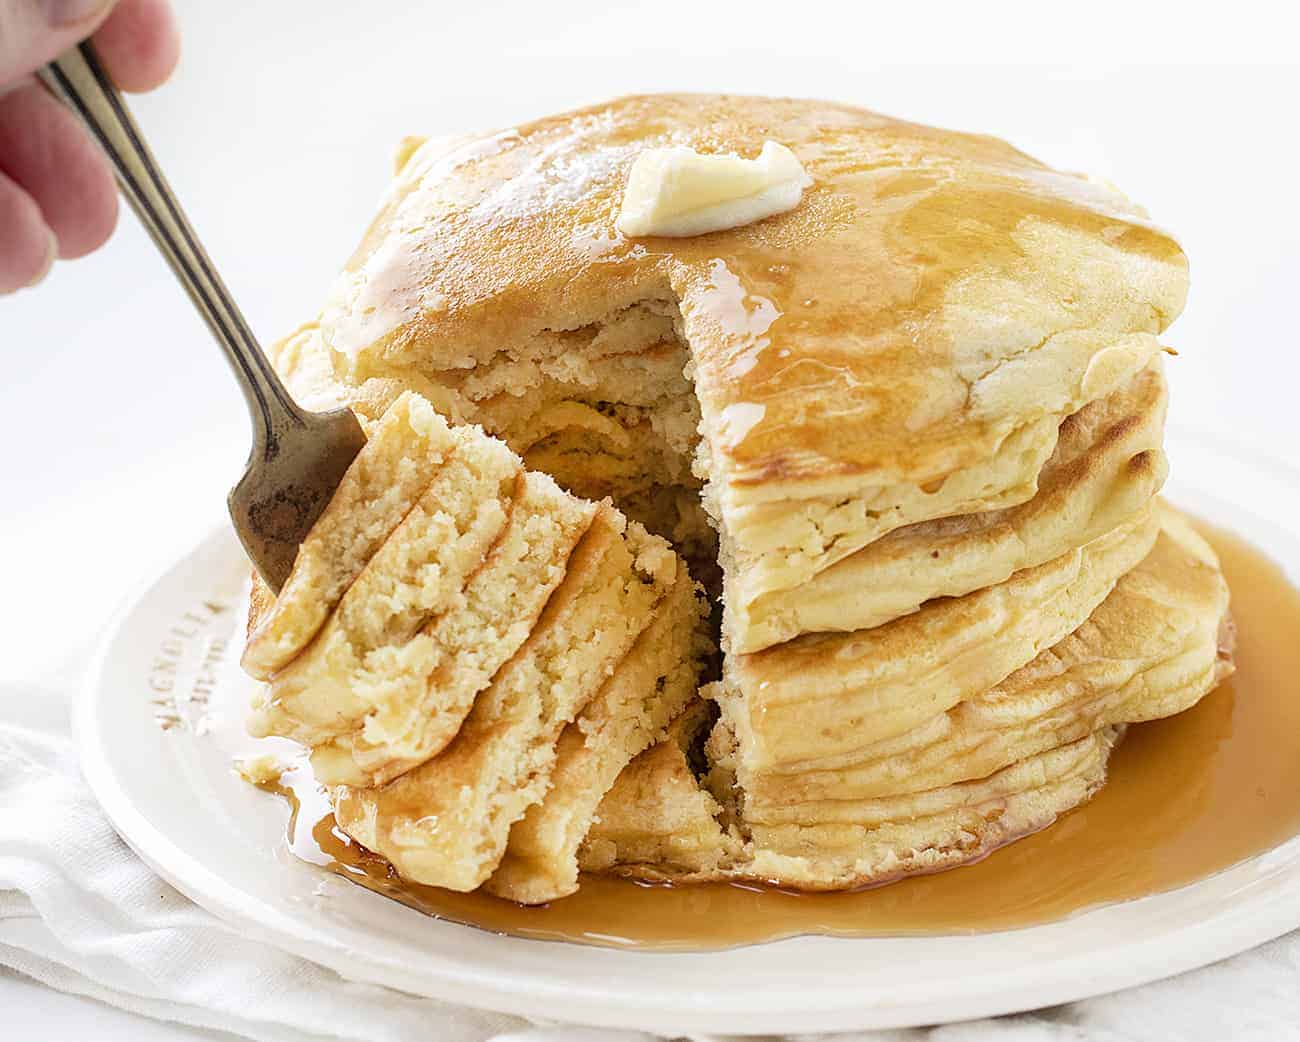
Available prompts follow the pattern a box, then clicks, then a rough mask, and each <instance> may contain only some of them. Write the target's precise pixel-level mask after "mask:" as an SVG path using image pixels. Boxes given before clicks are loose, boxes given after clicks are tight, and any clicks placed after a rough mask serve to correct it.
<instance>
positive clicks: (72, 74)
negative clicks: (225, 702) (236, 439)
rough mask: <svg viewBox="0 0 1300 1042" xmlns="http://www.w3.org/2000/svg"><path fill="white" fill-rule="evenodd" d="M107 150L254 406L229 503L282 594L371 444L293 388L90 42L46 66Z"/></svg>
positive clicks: (339, 415)
mask: <svg viewBox="0 0 1300 1042" xmlns="http://www.w3.org/2000/svg"><path fill="white" fill-rule="evenodd" d="M40 77H41V80H42V81H43V82H44V83H45V85H46V86H47V87H48V88H49V89H50V90H51V91H52V92H53V93H54V95H55V96H56V97H58V98H60V99H62V100H63V101H64V102H65V103H66V104H67V105H68V106H69V107H70V108H71V109H72V111H73V112H74V113H76V114H77V115H78V116H79V117H80V118H81V120H82V122H84V123H85V124H86V126H87V128H88V129H89V130H90V132H91V134H92V135H93V136H94V137H95V139H96V140H97V141H98V142H99V143H100V145H101V146H103V148H104V151H105V152H107V153H108V158H109V161H110V162H111V163H112V165H113V170H114V173H115V174H116V175H117V182H118V185H119V187H120V188H121V190H122V194H123V195H124V196H126V199H127V201H128V202H129V203H130V204H131V207H132V208H133V209H134V210H135V212H136V215H137V216H138V217H139V218H140V222H141V223H142V224H143V225H144V227H145V230H146V231H147V232H148V233H149V235H150V237H151V238H152V239H153V241H154V245H156V246H157V247H158V249H159V251H160V252H161V253H162V255H163V257H164V258H165V259H166V261H167V263H168V264H169V265H170V266H171V269H172V271H173V272H174V273H175V275H176V277H177V278H178V279H179V280H180V283H181V285H182V286H183V287H184V288H185V291H186V292H187V293H188V294H189V296H190V299H191V300H192V301H193V302H194V306H195V307H196V308H198V311H199V314H200V315H202V316H203V320H204V321H205V322H207V324H208V328H209V329H211V330H212V335H213V336H215V337H216V339H217V343H218V344H220V345H221V348H222V350H223V352H224V354H225V356H226V361H228V362H229V363H230V368H231V370H232V372H233V373H234V374H235V379H236V380H238V381H239V385H240V388H241V389H242V390H243V393H244V400H245V401H246V402H247V404H248V412H249V417H250V419H251V420H252V425H253V447H252V451H251V452H250V453H249V456H248V462H247V464H246V465H245V468H244V474H243V477H241V478H240V480H239V481H238V482H237V483H236V485H235V487H234V488H232V489H231V490H230V495H229V497H228V498H227V500H226V502H227V505H228V506H229V508H230V518H231V520H232V521H233V522H234V526H235V531H236V533H238V535H239V540H240V542H241V543H243V545H244V550H245V551H246V552H247V554H248V556H249V558H250V559H251V560H252V562H253V564H254V565H255V566H256V568H257V570H258V572H259V573H260V574H261V576H262V578H263V580H265V582H266V583H267V585H268V586H270V587H271V589H272V590H274V591H275V592H277V593H278V592H279V591H280V587H281V586H283V585H284V581H285V579H287V578H288V576H289V571H290V569H291V568H292V567H293V561H294V558H295V556H296V555H297V552H298V547H299V545H300V544H301V543H302V541H303V538H304V537H305V536H306V534H307V532H308V531H309V530H310V529H311V526H312V524H313V523H314V522H315V521H316V519H317V518H318V517H319V516H320V514H321V512H322V511H323V510H324V509H325V506H326V504H328V502H329V500H330V497H331V496H332V495H333V494H334V490H335V489H336V488H337V487H338V483H339V481H340V480H341V479H342V477H343V474H344V472H345V471H346V470H347V469H348V466H349V464H351V462H352V460H353V459H354V458H355V457H356V454H357V453H358V452H359V451H360V449H361V446H362V445H363V444H364V443H365V435H364V434H363V433H362V430H361V426H360V424H358V423H357V419H356V417H355V416H353V414H352V413H351V412H350V411H349V410H347V409H336V410H333V411H331V412H324V413H313V412H307V411H306V410H304V409H302V408H301V407H300V406H299V405H298V404H297V403H296V402H294V400H293V398H292V397H291V396H290V394H289V392H288V391H287V390H286V389H285V386H284V384H283V383H281V382H280V378H279V377H278V376H277V375H276V373H275V370H274V369H273V368H272V367H271V363H270V360H269V359H268V358H267V357H266V353H265V352H264V351H263V350H262V348H261V346H260V345H259V344H258V342H257V338H256V337H254V336H253V334H252V331H251V330H250V329H249V328H248V323H247V322H246V321H245V320H244V316H243V315H242V314H241V313H240V311H239V308H238V307H237V306H236V305H235V302H234V300H233V299H232V298H231V296H230V293H229V291H228V290H227V289H226V286H225V284H224V283H223V282H222V281H221V277H220V276H219V275H218V274H217V271H216V268H215V267H214V266H213V264H212V261H211V260H210V259H209V258H208V255H207V253H206V252H205V251H204V249H203V247H202V245H200V243H199V240H198V237H197V236H196V235H195V234H194V230H193V229H192V228H191V227H190V223H189V221H188V220H187V219H186V217H185V214H184V212H183V211H182V210H181V206H180V203H179V202H177V200H176V197H175V195H174V194H173V193H172V190H171V187H170V186H169V185H168V184H167V180H166V178H164V177H163V175H162V171H161V170H160V169H159V168H158V164H157V163H156V162H155V161H154V158H153V155H152V153H151V152H150V151H149V147H148V146H147V145H146V144H145V142H144V138H143V136H142V135H141V134H140V131H139V129H138V128H137V127H136V125H135V121H134V120H133V119H132V118H131V114H130V112H128V111H127V108H126V105H125V103H124V102H123V100H122V96H121V94H119V93H118V90H117V88H116V87H115V86H113V83H112V81H111V80H110V79H109V77H108V75H107V73H106V72H105V71H104V68H103V66H102V65H101V64H100V62H99V59H98V58H97V57H96V55H95V52H94V48H93V47H91V45H90V44H89V43H83V44H81V45H80V46H78V47H76V48H74V49H72V50H69V51H68V52H67V53H66V54H64V55H63V56H62V57H60V58H57V59H56V60H55V61H53V62H51V63H50V64H49V65H47V66H45V67H44V68H43V69H42V70H41V71H40Z"/></svg>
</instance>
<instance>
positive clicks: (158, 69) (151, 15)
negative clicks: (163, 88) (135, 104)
mask: <svg viewBox="0 0 1300 1042" xmlns="http://www.w3.org/2000/svg"><path fill="white" fill-rule="evenodd" d="M94 42H95V50H97V51H98V52H99V56H100V58H101V59H103V62H104V67H105V68H106V69H108V74H109V75H110V76H111V77H112V79H113V82H114V83H116V84H117V85H118V87H120V88H121V89H122V90H129V91H141V90H153V88H154V87H157V86H158V85H159V84H160V83H162V82H163V81H164V80H166V79H167V77H168V76H170V75H171V73H172V69H174V68H176V60H177V58H179V57H180V50H181V38H180V34H179V33H178V32H177V30H176V19H175V17H174V16H173V14H172V9H171V4H169V3H168V2H167V0H121V2H120V3H119V4H118V5H117V6H116V7H115V8H113V13H112V14H111V15H109V16H108V20H107V21H106V22H105V23H104V24H103V25H101V26H100V27H99V29H98V30H97V31H96V32H95V41H94Z"/></svg>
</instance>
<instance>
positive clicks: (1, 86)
mask: <svg viewBox="0 0 1300 1042" xmlns="http://www.w3.org/2000/svg"><path fill="white" fill-rule="evenodd" d="M92 35H93V37H94V43H95V49H96V50H97V51H98V53H99V57H100V58H101V59H102V61H103V63H104V66H105V68H106V69H107V70H108V72H109V75H110V76H112V78H113V81H114V82H115V83H116V84H117V85H118V87H120V88H121V89H123V90H128V91H143V90H151V89H153V88H154V87H156V86H158V85H159V84H160V83H162V82H163V81H164V80H165V79H167V77H168V76H169V75H170V74H171V71H172V68H173V67H174V66H175V64H176V59H177V56H178V54H179V49H180V41H179V38H178V36H177V33H176V25H175V21H174V19H173V16H172V12H171V8H170V6H169V4H168V0H0V293H11V292H13V291H14V290H16V289H21V288H22V287H24V286H31V285H34V284H35V283H37V282H40V281H41V279H43V278H44V277H45V275H46V273H47V272H48V271H49V270H50V266H51V265H52V264H53V263H54V260H55V258H56V257H64V258H69V257H81V256H84V255H85V254H87V253H89V252H90V251H91V250H94V249H96V248H97V247H98V246H100V245H102V244H103V242H104V240H105V239H107V238H108V236H109V234H110V233H111V232H112V230H113V226H114V224H116V223H117V187H116V185H115V184H114V182H113V174H112V170H111V169H110V167H109V165H108V160H107V159H106V158H105V157H104V155H103V153H102V152H100V150H99V146H98V145H96V144H95V142H94V141H92V140H91V138H90V137H89V135H88V134H87V133H86V132H85V130H84V129H83V128H82V126H81V124H80V123H79V122H78V121H77V119H76V117H74V116H73V115H72V113H71V112H69V111H68V110H67V109H66V108H65V107H64V106H63V105H62V103H60V102H59V101H57V100H56V99H55V98H54V97H52V96H51V95H50V94H49V93H48V92H47V91H46V90H45V89H44V88H43V87H42V86H41V85H40V83H38V82H37V81H36V79H35V78H34V77H33V75H32V74H33V72H34V71H35V70H36V69H39V68H40V67H41V66H42V65H44V64H45V63H47V62H48V61H50V60H51V59H53V58H56V57H58V56H59V55H60V54H62V53H63V52H64V51H66V50H67V49H68V48H69V47H72V46H74V45H75V44H77V43H79V42H80V41H82V40H84V39H85V38H86V37H88V36H92Z"/></svg>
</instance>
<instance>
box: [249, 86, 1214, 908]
mask: <svg viewBox="0 0 1300 1042" xmlns="http://www.w3.org/2000/svg"><path fill="white" fill-rule="evenodd" d="M767 139H772V140H776V141H779V142H780V143H782V144H784V145H787V146H788V147H790V148H791V149H792V150H793V151H794V152H795V154H796V155H797V156H798V157H799V159H800V160H801V162H802V163H803V164H804V166H805V168H806V169H807V171H808V173H809V174H810V175H811V177H812V179H813V185H812V187H811V188H810V189H809V190H808V191H807V193H806V195H805V197H804V199H803V201H802V203H801V204H800V206H799V207H798V208H796V209H795V210H793V211H791V212H789V213H786V214H783V215H779V216H776V217H772V218H769V219H766V220H764V221H761V222H758V223H757V224H753V225H749V226H746V227H741V228H736V229H731V230H727V231H721V232H715V233H711V234H708V235H702V236H698V237H695V238H687V239H660V238H647V239H638V240H628V239H625V238H624V237H623V236H621V235H620V234H619V233H618V232H617V231H616V230H615V227H614V223H615V218H616V216H617V212H618V204H619V199H620V196H621V191H622V187H623V185H624V183H625V180H626V176H627V170H628V167H629V166H630V164H631V163H632V161H633V160H634V159H635V157H636V156H637V155H638V154H639V153H640V152H641V151H642V150H644V149H647V148H653V147H659V146H663V145H670V144H671V145H682V144H685V145H689V146H691V147H694V148H696V149H697V150H699V151H705V152H735V153H740V154H752V153H754V152H755V151H756V150H757V149H758V148H759V147H760V146H761V144H762V142H763V141H764V140H767ZM1185 293H1186V262H1185V259H1184V257H1183V255H1182V253H1181V251H1180V250H1179V248H1178V246H1177V244H1176V243H1174V242H1173V240H1172V239H1170V238H1169V237H1168V236H1167V235H1165V234H1164V233H1162V232H1160V231H1159V230H1158V229H1156V228H1154V227H1153V226H1152V225H1151V224H1150V223H1149V222H1148V221H1147V220H1146V218H1145V215H1144V214H1143V212H1142V211H1140V210H1139V209H1138V208H1136V207H1135V206H1134V205H1133V204H1131V203H1129V202H1128V200H1126V199H1125V198H1124V197H1122V196H1120V195H1119V194H1118V193H1117V192H1115V191H1114V190H1112V189H1109V188H1104V187H1101V186H1098V185H1096V184H1094V183H1092V182H1090V181H1088V180H1086V179H1083V178H1080V177H1075V176H1073V175H1068V174H1061V173H1057V172H1055V171H1052V170H1050V169H1049V168H1047V167H1045V166H1043V165H1042V164H1040V163H1038V162H1037V161H1035V160H1033V159H1030V158H1029V157H1027V156H1025V155H1023V154H1021V153H1019V152H1017V151H1015V150H1014V149H1012V148H1011V147H1009V146H1007V145H1005V144H1003V143H1001V142H999V141H996V140H993V139H990V138H984V137H974V136H969V135H962V134H955V133H951V132H945V131H938V130H933V129H930V128H925V127H920V126H916V125H912V124H907V123H902V122H899V121H896V120H891V119H887V118H885V117H881V116H878V115H875V114H873V113H869V112H865V111H862V110H858V109H852V108H848V107H844V106H837V105H828V104H824V103H815V102H805V101H791V100H772V99H757V98H735V97H715V96H681V95H668V96H651V97H641V98H629V99H623V100H620V101H616V102H613V103H610V104H607V105H603V106H599V107H597V108H593V109H589V110H584V111H581V112H577V113H571V114H567V115H563V116H558V117H554V118H552V119H548V120H542V121H539V122H537V123H533V124H530V125H528V126H524V127H519V128H516V129H512V130H510V131H506V132H504V133H500V134H496V135H492V136H490V137H485V138H479V139H473V140H468V141H462V142H457V143H447V142H441V143H434V142H426V143H424V144H422V145H412V146H411V147H408V148H406V149H404V150H403V154H402V157H401V159H400V163H399V170H398V173H397V177H396V179H395V181H394V184H393V187H392V189H391V190H390V193H389V196H388V198H387V200H386V202H385V204H384V206H383V209H382V210H381V212H380V214H379V216H378V217H377V218H376V220H375V221H374V223H373V224H372V225H371V228H370V230H369V231H368V232H367V234H366V236H365V238H364V240H363V242H362V244H361V246H360V248H359V249H358V251H357V252H356V254H355V255H354V256H353V258H352V260H351V261H350V262H349V264H348V266H347V268H346V270H345V272H344V274H343V275H342V276H341V278H340V280H339V282H338V285H337V286H336V287H335V290H334V292H333V293H332V294H331V297H330V299H329V302H328V304H327V306H326V308H325V309H324V311H323V313H322V315H321V317H320V319H319V320H318V321H317V322H315V323H312V324H310V325H308V326H305V327H303V329H301V330H299V332H298V333H296V334H294V336H292V337H290V338H289V339H288V340H286V341H285V342H283V343H282V344H281V345H279V347H278V349H277V364H278V365H279V367H280V369H281V371H282V372H283V373H284V374H285V376H286V378H287V379H288V380H289V382H290V385H291V386H292V387H293V388H294V390H295V393H296V394H298V396H299V397H300V398H302V399H303V400H305V401H307V402H308V403H311V404H317V403H324V402H327V401H328V402H339V401H342V402H346V403H347V404H349V405H350V406H351V407H352V408H354V409H355V410H356V411H357V413H358V415H360V416H361V417H362V419H363V421H365V422H366V423H367V425H368V426H369V429H370V432H371V441H370V442H369V444H368V445H367V447H366V450H365V451H364V452H363V453H362V456H361V457H360V458H359V459H358V461H357V463H356V464H355V465H354V468H353V471H352V472H350V473H349V477H348V480H347V481H346V482H345V484H344V486H343V488H342V489H340V492H339V493H338V495H337V496H336V497H335V500H334V502H333V503H332V504H331V506H330V508H329V510H328V511H327V513H326V514H325V516H324V517H323V518H322V520H321V522H320V523H319V524H318V525H317V528H316V530H315V531H313V533H312V536H311V538H310V539H309V540H308V542H307V543H306V544H305V545H304V547H303V549H302V551H301V552H300V554H299V558H298V561H297V563H296V565H295V569H294V573H293V575H292V576H291V578H290V580H289V582H288V583H287V585H286V586H285V588H284V590H283V591H282V592H281V595H280V597H279V598H278V599H275V600H272V599H271V598H270V597H269V594H267V593H265V591H263V592H262V594H261V595H259V597H258V598H255V604H254V609H255V610H254V614H255V616H256V618H255V620H254V621H255V625H254V627H253V631H252V636H251V639H250V645H249V649H248V653H247V655H246V658H245V661H246V664H247V665H248V666H249V668H250V669H251V670H252V671H253V672H255V674H256V675H258V676H260V677H262V678H264V679H266V680H268V682H269V686H268V689H267V695H266V697H265V699H264V701H263V704H262V705H260V706H259V708H258V710H257V712H256V714H255V729H256V730H257V731H258V733H263V734H280V735H286V736H288V737H293V738H296V739H298V740H299V741H302V742H304V743H305V744H307V745H309V746H311V748H312V749H313V763H314V765H315V768H316V771H317V774H318V776H319V777H320V779H321V780H322V781H323V782H324V783H325V784H328V785H330V786H333V787H334V794H335V806H336V814H337V817H338V819H339V821H340V824H341V825H342V826H343V828H344V829H346V830H347V831H348V832H349V833H350V834H351V835H353V836H354V837H355V838H357V839H358V841H360V842H361V843H363V844H364V845H366V846H368V847H370V848H371V849H374V850H377V851H379V852H380V853H382V854H383V855H384V856H385V857H387V858H388V859H389V860H390V861H391V862H392V863H393V864H394V866H395V867H396V869H397V870H398V872H399V873H401V874H402V875H403V876H406V877H407V878H410V879H413V880H415V881H418V882H423V883H434V884H437V885H442V886H448V887H452V888H455V889H471V888H473V887H476V886H480V885H484V886H486V887H487V888H489V889H490V890H492V891H493V892H495V893H498V894H502V895H504V896H508V897H512V898H514V899H516V900H521V901H526V902H536V901H544V900H548V899H551V898H553V897H557V896H561V895H563V894H565V893H569V892H572V890H573V889H574V888H575V887H576V886H577V885H578V868H579V866H581V867H582V868H584V869H586V870H589V871H605V872H616V873H620V874H625V875H630V876H634V877H638V878H647V879H670V880H698V879H753V880H765V881H772V882H776V883H780V884H784V885H788V886H794V887H800V888H806V889H827V888H842V887H848V886H857V885H863V884H866V883H872V882H879V881H882V880H887V879H890V878H893V877H896V876H900V875H904V874H908V873H912V872H918V871H929V870H933V869H936V868H942V867H947V866H950V865H955V864H959V863H961V862H963V861H966V860H970V859H972V858H975V857H978V856H980V855H982V854H983V853H985V852H987V851H988V850H990V849H992V848H993V847H995V846H997V845H999V844H1001V843H1004V842H1007V841H1009V840H1011V839H1015V838H1016V837H1018V836H1021V835H1024V834H1026V833H1028V832H1031V831H1033V830H1036V829H1038V828H1041V827H1043V826H1045V825H1047V824H1049V823H1050V822H1051V821H1052V820H1053V819H1054V818H1055V817H1056V816H1057V815H1059V814H1060V813H1062V812H1063V811H1065V810H1067V809H1068V808H1070V807H1072V806H1074V805H1076V804H1078V803H1079V802H1081V801H1083V800H1085V799H1087V798H1088V797H1089V796H1090V795H1091V794H1092V793H1093V792H1095V791H1096V789H1097V788H1098V787H1099V786H1100V785H1101V784H1102V783H1103V782H1104V779H1105V768H1106V761H1107V758H1108V756H1109V754H1110V751H1111V750H1112V748H1113V747H1114V745H1115V743H1116V742H1117V741H1118V739H1119V737H1120V736H1121V735H1122V733H1123V728H1124V726H1125V725H1127V724H1129V723H1133V722H1136V721H1140V720H1147V719H1151V718H1154V717H1158V716H1163V715H1168V714H1170V713H1173V712H1177V711H1179V710H1181V709H1183V708H1186V707H1187V706H1189V705H1191V704H1193V703H1194V702H1195V701H1196V700H1197V699H1198V698H1200V697H1201V696H1202V695H1204V694H1205V693H1206V692H1207V691H1209V690H1211V689H1212V688H1213V687H1214V685H1215V684H1216V683H1217V682H1218V680H1219V679H1220V678H1221V677H1222V676H1223V675H1224V674H1225V673H1226V671H1227V670H1229V669H1230V657H1229V654H1228V652H1229V650H1230V649H1229V645H1230V640H1229V636H1230V627H1229V623H1228V613H1227V611H1228V609H1227V589H1226V586H1225V585H1224V582H1223V579H1222V576H1221V575H1220V573H1219V570H1218V565H1217V562H1216V560H1215V558H1214V554H1213V552H1212V551H1211V550H1210V549H1209V547H1208V546H1207V545H1206V544H1205V543H1204V541H1203V540H1201V539H1200V537H1199V536H1197V535H1196V534H1195V532H1194V531H1193V530H1192V529H1191V528H1190V526H1189V525H1188V524H1187V523H1186V521H1185V520H1184V519H1182V518H1180V517H1179V516H1178V515H1177V514H1176V513H1175V512H1174V511H1173V510H1172V509H1171V508H1169V507H1168V506H1166V505H1164V504H1163V503H1161V502H1160V501H1159V500H1158V499H1157V493H1158V491H1159V489H1160V486H1161V484H1162V482H1163V480H1164V477H1165V472H1166V460H1165V457H1164V454H1163V452H1162V450H1161V443H1162V438H1163V427H1164V414H1165V407H1166V399H1167V388H1166V383H1165V374H1164V368H1163V361H1162V355H1163V350H1162V348H1161V346H1160V344H1159V342H1158V340H1157V336H1158V335H1159V334H1160V333H1161V332H1163V330H1164V329H1165V328H1166V327H1167V326H1168V324H1169V323H1170V322H1171V321H1172V320H1173V319H1174V317H1176V315H1177V314H1178V312H1179V311H1180V310H1181V307H1182V304H1183V300H1184V296H1185ZM691 576H694V578H695V579H696V580H698V581H699V582H700V583H701V584H702V585H703V587H704V589H705V590H707V592H708V594H709V595H710V596H711V597H712V598H713V599H714V600H715V601H716V602H717V603H718V604H720V605H721V612H720V623H718V626H719V629H718V642H719V644H720V647H721V650H722V652H723V655H722V660H721V666H720V669H718V668H716V667H715V661H714V656H713V654H712V643H711V641H710V639H709V638H708V636H706V634H705V622H706V619H707V616H708V614H709V613H708V610H707V606H706V605H705V603H704V599H703V598H702V596H701V595H700V591H699V590H698V589H697V587H696V585H695V584H694V582H693V581H692V578H691ZM714 616H715V621H716V620H717V618H718V616H719V613H718V612H714ZM709 674H711V675H712V676H710V675H709ZM719 674H720V675H719ZM712 677H717V679H712ZM701 679H703V680H706V681H707V680H712V682H709V683H705V684H704V685H703V687H701V688H700V689H699V695H698V696H697V695H696V689H697V686H698V684H699V681H700V680H701Z"/></svg>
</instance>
